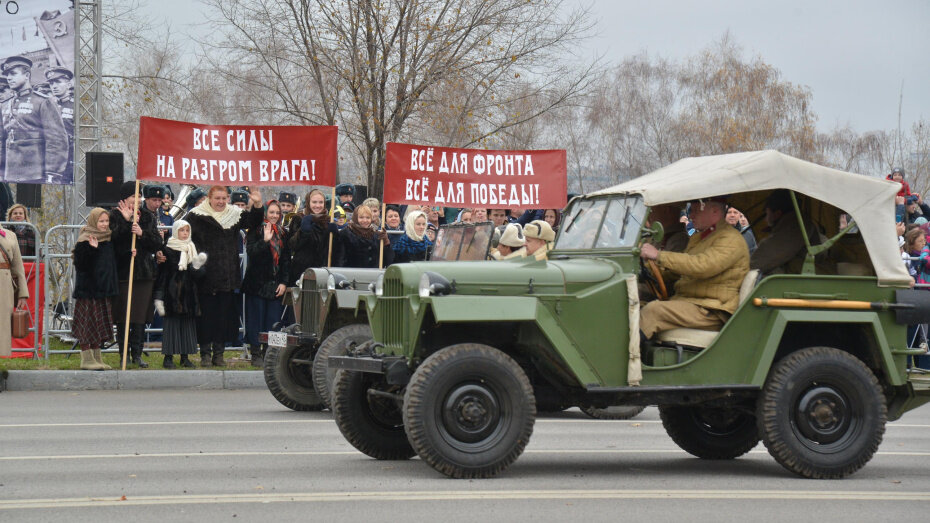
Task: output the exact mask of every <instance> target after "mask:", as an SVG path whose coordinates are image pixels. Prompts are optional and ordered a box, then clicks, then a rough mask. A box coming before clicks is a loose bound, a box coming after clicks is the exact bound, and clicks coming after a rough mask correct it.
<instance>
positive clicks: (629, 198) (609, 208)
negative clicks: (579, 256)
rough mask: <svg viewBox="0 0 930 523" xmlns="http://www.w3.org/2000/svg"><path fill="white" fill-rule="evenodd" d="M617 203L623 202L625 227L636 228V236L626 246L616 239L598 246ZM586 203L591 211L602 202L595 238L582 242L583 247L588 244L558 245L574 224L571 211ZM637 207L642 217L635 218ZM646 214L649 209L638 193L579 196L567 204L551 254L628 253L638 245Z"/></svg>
mask: <svg viewBox="0 0 930 523" xmlns="http://www.w3.org/2000/svg"><path fill="white" fill-rule="evenodd" d="M617 201H623V202H624V211H623V215H624V216H626V217H627V219H628V220H629V223H628V224H627V227H629V226H636V227H637V232H636V235H635V237H634V238H633V241H632V242H631V243H630V244H628V245H619V244H618V243H617V241H619V239H618V240H617V241H613V242H612V245H609V246H598V245H599V243H601V242H600V240H601V235H602V234H603V233H604V230H605V229H604V226H605V225H604V224H605V222H606V221H607V219H608V217H609V214H610V213H612V212H613V210H614V209H613V206H614V205H616V203H615V202H617ZM588 202H590V204H589V205H588V206H587V209H591V208H593V207H594V206H596V205H597V204H599V203H600V202H604V203H603V207H601V211H602V215H601V217H600V219H599V220H598V224H597V229H596V234H595V236H594V237H593V239H592V240H591V241H590V242H583V245H588V244H589V245H590V246H582V247H567V246H566V245H565V244H564V243H562V244H560V243H561V242H564V240H565V238H564V236H565V234H566V233H567V231H569V230H570V229H571V228H572V226H574V225H575V224H576V222H575V219H574V217H572V213H573V211H574V210H575V209H577V208H578V206H579V205H585V204H586V203H588ZM626 202H632V204H630V203H626ZM637 205H638V206H639V207H640V208H641V209H642V216H638V217H637V216H635V213H634V212H633V211H634V210H636V206H637ZM648 214H649V207H647V206H646V205H645V203H644V202H643V197H642V195H641V194H638V193H629V194H604V195H597V196H590V197H584V196H581V197H577V198H574V199H572V201H571V202H569V205H568V208H567V209H566V212H565V214H564V216H565V218H563V222H562V224H561V226H560V227H559V232H558V234H557V235H556V238H555V242H554V243H553V248H552V251H553V252H555V251H558V252H572V253H578V252H582V253H587V252H598V253H604V252H616V251H624V252H629V251H631V250H632V249H633V248H635V247H636V246H637V245H638V244H639V239H640V234H641V232H640V230H639V229H641V227H642V224H643V223H645V220H646V217H647V216H648ZM627 215H628V216H627ZM569 217H572V218H570V219H566V218H569ZM637 218H638V220H637ZM637 221H638V223H639V225H638V226H637V225H636V222H637ZM619 225H620V226H621V227H622V224H619ZM588 230H590V229H588ZM571 232H572V234H574V231H571ZM624 236H627V234H625V235H624Z"/></svg>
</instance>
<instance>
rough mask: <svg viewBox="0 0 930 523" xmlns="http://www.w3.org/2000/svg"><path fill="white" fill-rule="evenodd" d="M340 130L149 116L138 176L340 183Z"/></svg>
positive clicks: (202, 181) (197, 181) (142, 123)
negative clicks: (210, 123)
mask: <svg viewBox="0 0 930 523" xmlns="http://www.w3.org/2000/svg"><path fill="white" fill-rule="evenodd" d="M337 135H338V131H337V127H335V126H284V125H200V124H195V123H188V122H178V121H175V120H162V119H159V118H150V117H147V116H143V117H142V118H140V120H139V162H138V166H137V171H136V178H138V179H140V180H147V181H153V182H160V183H181V184H194V185H248V186H258V185H326V186H333V185H335V184H336V167H337V160H338V157H337V153H336V139H337Z"/></svg>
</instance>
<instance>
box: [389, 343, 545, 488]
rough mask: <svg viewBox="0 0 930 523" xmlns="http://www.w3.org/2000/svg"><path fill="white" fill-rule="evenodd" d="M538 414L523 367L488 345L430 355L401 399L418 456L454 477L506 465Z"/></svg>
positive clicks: (455, 347) (516, 453)
mask: <svg viewBox="0 0 930 523" xmlns="http://www.w3.org/2000/svg"><path fill="white" fill-rule="evenodd" d="M535 419H536V401H535V398H534V396H533V388H532V386H531V385H530V381H529V379H528V378H527V377H526V374H525V373H524V372H523V369H521V368H520V366H519V365H518V364H517V362H515V361H514V360H513V359H512V358H511V357H510V356H508V355H506V354H504V353H503V352H501V351H499V350H497V349H495V348H493V347H489V346H487V345H479V344H471V343H466V344H460V345H452V346H450V347H446V348H444V349H442V350H440V351H438V352H436V353H434V354H433V355H431V356H430V357H428V358H427V359H426V360H425V361H424V362H423V363H422V364H421V365H420V366H419V367H418V368H417V370H416V372H414V374H413V377H412V378H411V380H410V383H409V384H408V385H407V392H406V395H405V397H404V427H405V428H406V429H407V437H408V438H409V440H410V444H411V445H412V446H413V448H414V449H415V450H416V451H417V454H419V455H420V458H421V459H423V461H425V462H426V463H428V464H429V465H430V466H431V467H433V468H434V469H436V470H438V471H439V472H441V473H443V474H445V475H447V476H451V477H454V478H487V477H491V476H494V475H496V474H498V473H500V472H501V471H503V470H504V469H505V468H507V467H508V466H509V465H510V464H511V463H513V462H514V461H516V459H517V458H518V457H519V456H520V454H522V453H523V449H524V448H526V444H527V443H528V442H529V439H530V435H531V434H532V433H533V423H534V422H535Z"/></svg>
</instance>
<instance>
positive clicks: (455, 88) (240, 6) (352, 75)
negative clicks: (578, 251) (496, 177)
mask: <svg viewBox="0 0 930 523" xmlns="http://www.w3.org/2000/svg"><path fill="white" fill-rule="evenodd" d="M206 3H207V4H209V5H210V6H211V7H212V8H213V12H214V13H215V16H216V20H215V22H216V23H218V24H222V27H224V28H225V32H224V35H223V38H221V39H218V40H214V41H211V42H209V44H210V49H211V53H210V56H211V63H212V64H213V66H214V69H216V70H218V71H219V74H223V73H222V71H224V70H230V68H229V67H226V64H230V63H235V64H239V68H238V70H239V71H245V72H248V74H241V73H239V74H228V75H226V79H227V80H228V81H229V82H238V83H241V84H243V85H244V86H247V87H248V88H250V89H252V90H253V92H255V93H256V97H255V100H254V104H253V105H251V107H243V108H242V109H243V113H244V114H248V113H249V112H250V111H252V110H259V109H261V110H265V111H268V112H269V113H271V114H274V115H276V116H277V117H279V118H280V120H281V121H282V122H300V123H312V124H330V125H331V124H338V125H339V126H340V129H341V131H342V132H343V133H344V135H345V136H346V137H347V138H348V139H349V143H350V144H351V146H352V148H353V149H354V152H355V153H356V155H357V157H358V158H359V160H360V161H359V163H360V164H361V166H362V167H363V169H364V172H365V176H366V178H367V182H368V185H369V187H370V191H371V192H372V193H373V194H376V195H380V193H381V190H382V185H383V176H384V152H385V146H386V143H387V142H389V141H398V140H402V139H404V138H406V137H407V136H411V135H419V136H427V135H428V133H427V131H428V130H430V129H432V130H438V131H439V133H438V137H439V138H440V140H439V141H440V142H442V143H446V144H449V145H460V146H469V145H474V144H479V143H484V142H483V141H484V140H487V139H489V138H493V137H495V136H496V135H497V134H498V133H501V132H502V131H504V130H506V129H509V128H511V127H514V126H516V125H519V124H521V123H524V122H527V121H529V120H532V119H533V118H536V117H538V116H540V115H541V114H544V113H545V112H546V111H548V110H551V109H552V108H554V107H557V106H559V105H561V104H563V103H565V102H566V100H569V99H570V98H571V97H572V96H574V95H576V94H578V93H579V92H581V91H582V90H583V89H584V87H585V86H586V83H587V82H588V81H589V80H590V78H591V77H592V75H593V70H592V69H591V68H590V67H584V68H581V69H580V71H579V70H575V69H574V67H573V66H572V65H571V64H566V63H565V56H566V55H565V52H567V51H568V50H569V49H570V46H571V45H573V44H575V43H576V42H577V41H578V40H579V39H580V38H583V37H584V36H585V35H586V33H587V31H588V30H589V29H590V27H591V24H590V22H589V19H588V16H587V12H586V11H585V10H579V11H575V12H573V13H571V14H570V15H569V16H568V17H567V18H561V17H560V16H561V15H560V13H563V12H564V10H563V9H561V5H562V3H563V2H562V0H351V1H348V2H346V1H345V0H259V1H245V0H206ZM528 79H531V81H529V82H528V81H526V80H528ZM531 98H532V99H535V100H538V101H542V102H543V103H541V104H540V105H538V106H534V107H532V108H528V109H527V110H526V111H508V110H506V109H505V108H507V107H511V106H512V103H511V102H514V101H516V100H519V99H531ZM268 101H271V102H272V105H271V107H269V106H268V103H267V102H268ZM439 121H441V122H443V125H436V124H437V122H439ZM408 127H410V128H409V129H408ZM417 131H419V132H417ZM433 137H436V134H434V135H433ZM431 142H432V143H435V140H431Z"/></svg>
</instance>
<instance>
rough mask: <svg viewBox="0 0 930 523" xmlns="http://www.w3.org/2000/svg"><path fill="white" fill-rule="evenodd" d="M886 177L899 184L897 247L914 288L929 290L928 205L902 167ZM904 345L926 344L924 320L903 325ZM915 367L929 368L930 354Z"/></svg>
mask: <svg viewBox="0 0 930 523" xmlns="http://www.w3.org/2000/svg"><path fill="white" fill-rule="evenodd" d="M888 179H889V180H892V181H895V182H898V183H900V184H901V190H900V191H899V192H898V194H897V196H896V197H895V220H896V222H897V223H896V229H897V230H896V232H897V234H898V248H899V250H900V252H901V258H902V260H903V261H904V266H905V267H907V271H908V274H910V275H911V278H913V280H914V284H915V285H916V286H917V287H918V288H925V289H926V290H928V291H930V248H928V246H927V238H928V237H930V205H927V204H926V203H924V201H923V198H922V197H921V195H920V194H917V193H914V192H912V191H911V187H910V184H908V183H907V181H906V180H905V179H904V169H902V168H900V167H896V168H895V169H893V170H892V171H891V174H889V175H888ZM907 339H908V346H909V347H912V348H918V347H923V348H924V349H926V348H927V344H928V340H930V337H928V326H927V325H926V324H921V325H910V326H908V329H907ZM914 363H915V364H916V365H917V366H918V367H921V368H930V356H918V357H916V358H915V362H914Z"/></svg>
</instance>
